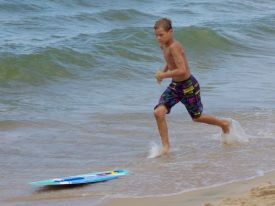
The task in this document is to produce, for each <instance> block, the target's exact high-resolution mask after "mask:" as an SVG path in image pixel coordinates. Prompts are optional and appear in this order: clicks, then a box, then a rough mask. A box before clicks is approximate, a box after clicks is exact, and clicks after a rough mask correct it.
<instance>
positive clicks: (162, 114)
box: [154, 105, 167, 119]
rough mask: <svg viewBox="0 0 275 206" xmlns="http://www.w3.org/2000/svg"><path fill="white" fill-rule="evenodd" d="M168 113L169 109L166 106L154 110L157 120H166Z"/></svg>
mask: <svg viewBox="0 0 275 206" xmlns="http://www.w3.org/2000/svg"><path fill="white" fill-rule="evenodd" d="M166 113H167V109H166V107H165V106H164V105H160V106H158V107H157V108H155V110H154V116H155V118H156V119H161V118H164V117H165V115H166Z"/></svg>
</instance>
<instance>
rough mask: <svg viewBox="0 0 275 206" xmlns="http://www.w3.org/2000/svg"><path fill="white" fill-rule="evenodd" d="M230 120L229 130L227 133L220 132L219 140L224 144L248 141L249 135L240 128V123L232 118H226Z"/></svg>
mask: <svg viewBox="0 0 275 206" xmlns="http://www.w3.org/2000/svg"><path fill="white" fill-rule="evenodd" d="M228 120H229V121H231V125H230V132H229V134H223V133H222V134H221V141H222V143H224V144H236V143H244V142H249V139H250V136H249V135H247V134H246V133H245V131H244V129H243V128H242V126H241V124H240V123H239V122H238V121H236V120H234V119H228Z"/></svg>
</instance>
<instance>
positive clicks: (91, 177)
mask: <svg viewBox="0 0 275 206" xmlns="http://www.w3.org/2000/svg"><path fill="white" fill-rule="evenodd" d="M126 174H128V170H110V171H104V172H94V173H88V174H82V175H75V176H68V177H61V178H54V179H48V180H42V181H36V182H30V184H31V185H37V186H55V185H56V186H57V185H76V184H86V183H96V182H102V181H107V180H112V179H115V178H118V177H119V176H123V175H126Z"/></svg>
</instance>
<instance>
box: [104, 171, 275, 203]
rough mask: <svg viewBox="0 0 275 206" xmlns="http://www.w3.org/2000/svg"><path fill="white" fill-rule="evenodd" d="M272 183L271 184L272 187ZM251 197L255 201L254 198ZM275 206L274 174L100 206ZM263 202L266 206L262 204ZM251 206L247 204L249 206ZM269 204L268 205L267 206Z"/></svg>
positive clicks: (107, 201) (110, 201) (126, 199)
mask: <svg viewBox="0 0 275 206" xmlns="http://www.w3.org/2000/svg"><path fill="white" fill-rule="evenodd" d="M272 183H273V184H272ZM254 196H255V197H254ZM257 201H260V203H259V204H261V205H270V206H271V205H275V171H271V172H268V173H265V174H264V175H263V176H257V177H254V178H251V179H247V180H240V181H236V182H232V183H227V184H224V185H220V186H213V187H209V188H203V189H198V190H193V191H190V192H183V193H181V194H176V195H167V196H160V197H133V198H113V199H108V200H106V201H104V202H103V203H101V204H99V205H100V206H128V205H131V206H139V205H143V206H167V205H171V206H190V205H192V206H223V205H224V206H231V205H232V206H238V205H240V206H241V205H250V204H252V203H253V204H254V205H255V206H256V205H258V204H257ZM263 201H266V204H265V203H264V202H263ZM250 202H251V203H250ZM270 202H271V203H270Z"/></svg>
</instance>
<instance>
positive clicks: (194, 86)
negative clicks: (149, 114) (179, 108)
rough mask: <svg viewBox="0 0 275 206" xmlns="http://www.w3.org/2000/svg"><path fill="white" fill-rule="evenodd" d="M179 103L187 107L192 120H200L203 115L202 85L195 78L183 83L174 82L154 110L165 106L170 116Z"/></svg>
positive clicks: (192, 77)
mask: <svg viewBox="0 0 275 206" xmlns="http://www.w3.org/2000/svg"><path fill="white" fill-rule="evenodd" d="M179 101H180V102H182V103H183V104H184V105H185V107H186V109H187V111H188V113H189V115H190V116H191V117H192V118H198V117H200V115H201V114H202V111H203V105H202V102H201V97H200V85H199V83H198V81H197V80H196V79H195V77H194V76H192V75H191V76H190V77H189V79H187V80H184V81H181V82H175V81H172V82H171V83H170V85H169V86H168V87H167V89H166V90H165V91H164V92H163V93H162V95H161V97H160V99H159V103H158V104H157V105H156V106H155V108H154V109H156V108H157V107H158V106H159V105H164V106H165V107H166V108H167V110H168V111H167V114H168V113H170V111H171V108H172V107H173V106H175V105H176V104H177V103H178V102H179Z"/></svg>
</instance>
